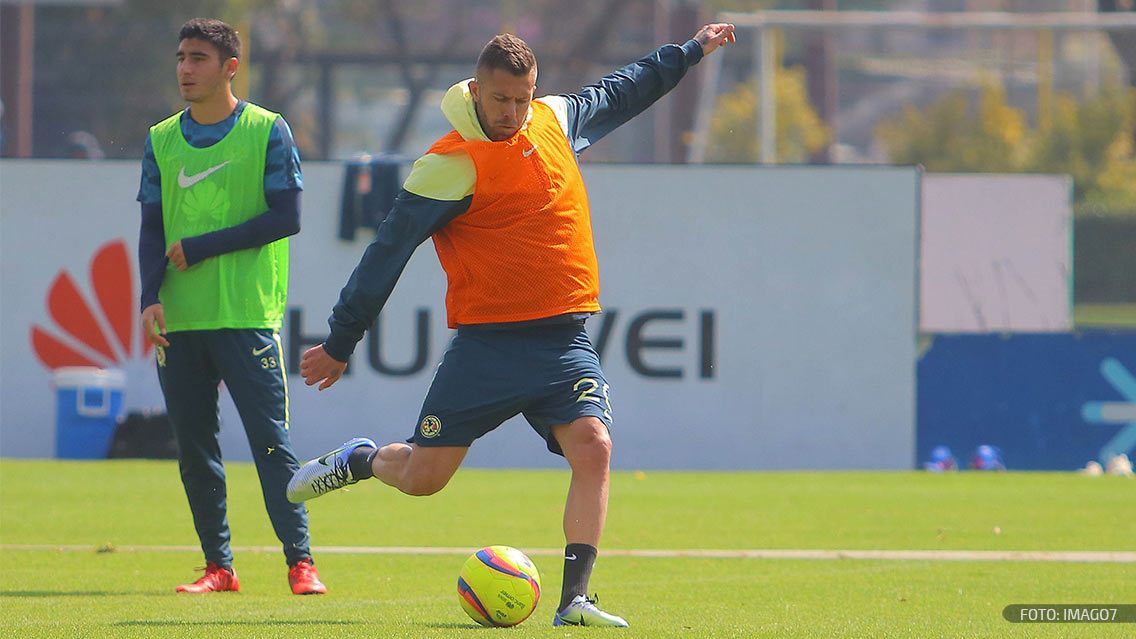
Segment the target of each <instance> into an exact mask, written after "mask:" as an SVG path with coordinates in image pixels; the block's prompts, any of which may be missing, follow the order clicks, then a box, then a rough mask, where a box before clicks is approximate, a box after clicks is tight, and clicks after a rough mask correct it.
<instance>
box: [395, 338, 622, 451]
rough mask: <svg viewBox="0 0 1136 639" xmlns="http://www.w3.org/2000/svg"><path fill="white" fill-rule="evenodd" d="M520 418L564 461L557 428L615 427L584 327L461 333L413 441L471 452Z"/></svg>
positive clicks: (440, 370)
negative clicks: (595, 422) (587, 423)
mask: <svg viewBox="0 0 1136 639" xmlns="http://www.w3.org/2000/svg"><path fill="white" fill-rule="evenodd" d="M517 414H524V416H525V419H527V420H528V422H529V424H530V425H531V426H532V427H533V430H535V431H536V432H537V433H539V434H540V436H541V437H543V438H544V440H545V442H547V444H548V450H550V451H552V452H554V453H556V454H558V455H563V454H564V453H563V451H561V450H560V444H559V443H557V441H556V438H555V437H553V435H552V432H551V429H552V427H553V426H556V425H558V424H567V423H570V422H572V421H574V420H576V419H578V418H580V417H597V418H599V419H600V420H601V421H602V422H603V423H604V424H605V425H606V426H607V427H608V428H609V429H610V428H611V423H612V413H611V397H610V388H609V386H608V384H607V380H605V379H604V374H603V370H601V369H600V358H599V355H597V354H596V350H595V348H593V347H592V342H591V340H589V339H588V334H587V331H585V330H584V324H583V322H578V323H570V324H557V325H546V326H531V327H524V328H513V329H502V328H500V327H478V326H462V327H459V328H458V330H457V333H456V334H455V335H454V338H453V341H452V342H450V347H449V348H448V349H447V350H446V352H445V354H444V355H443V356H442V363H441V364H439V365H438V370H437V372H436V373H435V374H434V381H433V382H431V384H430V390H429V391H428V392H427V393H426V399H425V400H424V401H423V403H422V413H421V414H420V415H419V416H418V426H417V427H416V428H415V429H414V436H413V437H411V438H410V439H408V440H407V441H409V442H413V443H415V444H417V445H419V446H469V445H470V444H472V443H473V441H474V440H475V439H477V438H478V437H481V436H482V435H484V434H486V433H488V432H489V431H491V430H493V429H494V428H497V427H498V426H500V425H501V423H502V422H504V421H505V420H507V419H509V418H511V417H513V416H514V415H517Z"/></svg>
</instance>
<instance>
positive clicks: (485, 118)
mask: <svg viewBox="0 0 1136 639" xmlns="http://www.w3.org/2000/svg"><path fill="white" fill-rule="evenodd" d="M733 41H734V27H733V25H729V24H711V25H707V26H704V27H702V29H700V30H699V31H698V33H697V34H695V36H694V38H693V39H691V40H690V41H688V42H687V43H686V44H684V45H682V46H677V45H673V44H668V45H664V46H663V47H660V48H659V49H658V50H656V51H655V52H654V53H652V54H651V55H649V56H647V57H645V58H643V59H642V60H639V61H638V62H635V63H633V64H630V65H628V66H626V67H624V68H622V69H620V70H619V71H617V72H615V73H614V74H612V75H609V76H607V77H605V78H603V79H602V80H600V81H599V82H598V83H597V84H595V85H592V86H589V87H585V88H584V89H582V90H581V91H580V92H579V93H574V94H571V95H558V96H548V97H543V98H540V99H538V100H533V99H532V97H533V92H534V90H535V88H536V76H537V68H536V58H535V57H534V56H533V53H532V50H531V49H529V47H528V45H526V44H525V43H524V42H523V41H522V40H521V39H519V38H517V37H515V36H512V35H499V36H496V37H495V38H493V39H492V40H490V41H489V43H488V44H487V45H485V48H484V49H483V50H482V51H481V55H480V56H479V58H478V60H477V67H476V74H475V77H474V79H472V80H466V81H465V82H461V83H459V84H457V85H455V86H453V87H452V88H450V90H449V92H447V94H446V96H445V97H444V98H443V99H442V111H443V112H444V113H445V114H446V117H447V118H448V119H449V121H450V123H451V124H452V125H453V127H454V131H453V132H451V133H450V134H448V135H446V136H445V137H443V138H442V139H441V140H439V141H438V142H436V143H435V144H434V146H433V147H432V148H431V149H430V150H429V152H428V153H427V154H426V155H425V156H423V157H422V158H420V159H419V160H418V161H417V162H415V163H414V169H413V170H412V171H411V173H410V175H409V176H408V177H407V179H406V182H405V184H404V185H403V190H402V191H401V192H400V193H399V195H398V198H397V199H396V201H395V205H394V207H393V208H392V210H391V212H390V213H389V215H388V216H387V218H386V220H385V221H384V222H383V224H382V225H381V226H380V228H379V231H378V234H377V235H376V237H375V240H374V241H373V242H372V243H371V245H370V246H368V247H367V250H366V252H365V253H364V254H363V257H362V259H361V261H360V262H359V265H358V266H357V267H356V268H355V271H354V273H352V274H351V278H350V279H349V280H348V281H347V285H346V286H345V287H344V288H343V291H342V292H341V293H340V296H339V302H338V303H337V304H336V305H335V308H334V309H333V310H332V315H331V318H330V320H329V323H330V325H331V334H330V335H329V337H328V338H327V340H326V341H325V342H324V343H323V344H322V345H320V346H316V347H315V348H312V349H309V350H308V351H307V352H305V353H304V356H303V359H302V361H301V364H300V372H301V374H303V376H304V380H305V381H306V382H307V384H308V385H313V384H319V385H320V386H319V389H320V390H324V389H326V388H328V387H330V386H331V385H332V384H334V383H335V382H336V381H337V380H338V379H339V378H340V376H341V375H342V374H343V371H344V370H345V368H346V362H347V360H348V357H349V356H350V355H351V353H352V351H353V350H354V349H355V345H356V344H357V343H358V341H359V340H360V339H361V338H362V337H363V333H364V331H365V330H366V328H367V327H368V326H370V325H371V324H372V322H373V321H374V320H375V318H376V317H377V316H378V314H379V311H380V310H381V309H382V307H383V304H384V303H385V302H386V300H387V298H388V297H389V295H390V293H391V290H392V289H393V288H394V285H395V282H396V281H397V280H398V277H399V275H400V274H401V273H402V270H403V268H404V267H405V265H406V263H407V261H408V260H409V259H410V256H411V254H412V253H413V252H414V250H415V248H416V247H417V246H418V245H419V244H421V243H422V242H423V241H425V240H426V238H428V237H431V236H432V237H433V239H434V248H435V249H436V250H437V252H438V259H439V260H440V261H441V263H442V268H443V269H444V270H445V271H446V276H447V279H448V290H447V293H446V312H447V316H448V318H447V319H448V322H449V326H450V328H456V329H457V333H456V334H455V336H454V339H453V341H452V342H451V344H450V346H449V348H448V349H447V351H446V353H445V355H444V356H443V358H442V362H441V364H440V365H439V366H438V370H437V373H436V374H435V377H434V381H433V382H432V383H431V386H430V390H429V392H428V393H427V395H426V399H425V401H424V403H423V406H422V412H421V414H420V416H419V418H418V426H417V428H416V429H415V432H414V435H413V436H412V437H411V438H410V439H409V440H408V441H409V442H410V444H409V445H407V444H404V443H393V444H388V445H386V446H383V447H381V448H380V447H378V446H376V444H375V442H374V441H373V440H371V439H366V438H356V439H353V440H351V441H349V442H347V443H346V444H344V445H343V446H342V447H340V448H339V449H337V450H334V451H332V452H330V453H328V454H326V455H323V456H322V457H319V458H317V459H314V460H312V461H310V462H308V463H306V464H304V466H303V467H302V468H301V469H300V471H299V472H298V473H297V474H296V476H295V477H293V479H292V481H291V482H290V483H289V485H288V498H289V499H291V500H293V501H296V502H300V501H303V500H306V499H311V498H313V497H318V496H320V495H322V494H324V493H326V492H329V491H331V490H335V489H337V488H341V487H343V486H346V485H348V484H352V483H355V482H357V481H359V480H361V479H367V478H369V477H377V478H378V479H380V480H381V481H383V482H384V483H386V484H388V485H390V486H393V487H395V488H397V489H399V490H401V491H402V492H404V493H407V494H410V495H430V494H433V493H436V492H438V491H439V490H441V489H442V488H443V487H444V486H445V485H446V483H447V482H449V480H450V478H451V477H452V476H453V474H454V473H455V472H456V471H457V469H458V466H460V465H461V462H462V460H463V459H464V458H465V455H466V452H467V451H468V450H469V446H470V445H471V444H472V443H473V441H474V440H476V439H477V438H479V437H481V436H482V435H484V434H486V433H488V432H489V431H491V430H493V429H494V428H496V427H497V426H499V425H500V424H501V423H502V422H504V421H505V420H507V419H509V418H510V417H513V416H514V415H517V414H521V413H523V414H524V416H525V418H526V419H527V420H528V422H529V424H530V425H532V427H533V429H534V430H536V432H537V433H538V434H540V435H541V437H543V438H544V439H545V441H546V442H547V444H548V449H549V450H550V451H552V452H553V453H556V454H560V455H563V456H564V457H565V458H566V459H567V461H568V464H569V466H571V468H572V479H571V484H570V485H569V488H568V498H567V503H566V504H565V507H564V535H565V538H566V542H567V546H566V547H565V551H564V584H563V588H562V590H561V600H560V604H559V606H558V607H557V609H556V610H557V612H556V614H555V616H554V617H553V625H557V626H559V625H564V624H570V625H582V626H616V627H626V626H627V622H626V621H624V620H623V619H622V618H621V617H617V616H615V615H612V614H609V613H606V612H604V611H602V610H600V609H598V608H597V607H596V605H595V603H596V602H595V600H593V599H589V598H588V597H587V588H588V579H589V577H590V575H591V572H592V567H593V565H594V563H595V560H596V554H597V550H596V549H597V547H598V546H599V541H600V535H601V533H602V532H603V526H604V519H605V517H606V515H607V497H608V477H609V465H610V460H611V446H612V444H611V439H610V437H609V432H608V429H609V428H610V427H611V425H612V406H611V399H610V388H609V386H608V383H607V381H606V380H605V378H604V374H603V371H602V370H601V369H600V362H599V357H598V356H597V355H596V352H595V349H594V348H593V347H592V344H591V342H590V341H589V339H588V335H587V333H586V332H585V330H584V321H585V320H586V319H587V317H588V316H590V315H591V314H593V313H597V312H599V311H600V305H599V302H598V297H599V273H598V268H597V264H596V254H595V249H594V247H593V244H592V230H591V218H590V213H589V209H588V198H587V194H586V193H585V191H584V182H583V178H582V177H581V175H580V169H579V166H578V165H577V158H576V154H578V153H580V152H581V151H583V150H584V149H586V148H588V146H590V145H591V144H593V143H594V142H595V141H596V140H599V139H600V138H601V137H603V136H604V135H606V134H608V133H610V132H611V131H612V130H613V129H615V128H616V127H618V126H619V125H621V124H623V123H624V122H626V121H628V120H630V119H631V118H632V117H634V116H635V115H637V114H639V113H640V112H642V111H643V110H644V109H646V108H647V107H648V106H650V105H651V104H652V103H654V102H655V101H656V100H658V99H659V98H660V97H662V96H663V95H664V94H665V93H667V92H668V91H670V90H671V89H672V88H673V87H674V86H675V85H676V84H677V83H678V82H679V80H680V79H682V77H683V75H684V74H685V73H686V71H687V69H688V68H690V66H691V65H693V64H695V63H697V62H698V61H699V60H701V59H702V57H703V56H704V55H706V54H708V53H710V52H711V51H713V50H714V49H716V48H718V47H719V46H721V45H723V44H725V43H726V42H733Z"/></svg>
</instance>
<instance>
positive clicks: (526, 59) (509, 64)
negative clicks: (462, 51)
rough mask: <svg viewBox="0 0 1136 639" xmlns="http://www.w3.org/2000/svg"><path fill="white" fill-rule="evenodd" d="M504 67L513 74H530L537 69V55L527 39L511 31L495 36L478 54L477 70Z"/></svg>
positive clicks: (503, 68)
mask: <svg viewBox="0 0 1136 639" xmlns="http://www.w3.org/2000/svg"><path fill="white" fill-rule="evenodd" d="M482 69H486V70H490V71H491V70H493V69H502V70H504V71H508V72H509V73H512V74H513V75H528V74H530V73H532V72H533V71H535V70H536V56H535V55H533V52H532V49H530V48H529V45H527V44H525V41H524V40H522V39H520V38H518V37H517V36H515V35H513V34H511V33H502V34H501V35H497V36H493V39H492V40H490V41H489V42H488V43H487V44H486V45H485V47H484V48H482V49H481V55H479V56H477V70H478V71H480V70H482Z"/></svg>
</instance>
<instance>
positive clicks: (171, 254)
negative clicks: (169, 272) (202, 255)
mask: <svg viewBox="0 0 1136 639" xmlns="http://www.w3.org/2000/svg"><path fill="white" fill-rule="evenodd" d="M166 257H168V258H170V261H171V262H173V263H174V266H176V267H177V270H179V271H184V270H185V269H187V268H189V263H188V262H186V261H185V251H183V250H182V248H181V240H178V241H176V242H174V243H173V245H171V246H170V250H168V251H166Z"/></svg>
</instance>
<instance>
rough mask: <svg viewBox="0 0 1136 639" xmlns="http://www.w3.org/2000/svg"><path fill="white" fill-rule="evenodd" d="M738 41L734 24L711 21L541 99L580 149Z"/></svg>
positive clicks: (576, 149) (574, 144) (570, 139)
mask: <svg viewBox="0 0 1136 639" xmlns="http://www.w3.org/2000/svg"><path fill="white" fill-rule="evenodd" d="M735 41H736V38H735V36H734V25H732V24H721V23H719V24H708V25H706V26H704V27H702V28H701V29H699V30H698V32H697V33H696V34H694V37H693V38H691V39H690V40H688V41H686V43H684V44H682V45H677V44H664V45H663V46H661V47H659V48H658V49H656V50H655V51H653V52H652V53H651V54H650V55H648V56H646V57H644V58H642V59H640V60H637V61H636V62H633V63H631V64H629V65H627V66H625V67H623V68H622V69H619V70H618V71H616V72H614V73H611V74H608V75H606V76H604V77H603V78H601V79H600V80H599V81H598V82H596V83H595V84H591V85H588V86H586V87H584V88H583V89H580V91H578V92H576V93H571V94H567V95H558V96H548V97H544V98H541V100H542V101H544V102H545V103H547V104H548V105H549V106H551V107H552V108H553V110H555V111H557V113H558V114H559V115H560V117H561V119H562V122H563V124H564V126H565V127H566V128H565V134H566V135H567V136H568V139H569V141H570V142H571V143H572V148H573V150H575V151H576V152H577V153H579V152H581V151H583V150H584V149H586V148H588V147H589V146H591V145H592V144H594V143H595V142H596V141H598V140H599V139H600V138H602V137H603V136H605V135H607V134H608V133H611V132H612V131H614V130H615V129H616V128H617V127H619V126H620V125H622V124H623V123H624V122H627V121H628V120H630V119H631V118H633V117H635V116H636V115H639V114H640V113H642V112H643V111H645V110H646V109H647V108H648V107H649V106H651V105H652V104H654V103H655V101H656V100H658V99H659V98H661V97H663V96H664V95H666V94H667V92H668V91H670V90H671V89H673V88H674V87H675V85H677V84H678V83H679V81H680V80H682V78H683V76H685V75H686V72H687V70H688V69H690V67H692V66H694V65H695V64H698V62H699V61H700V60H701V59H702V58H703V57H704V56H706V55H707V54H709V53H710V52H712V51H714V50H715V49H717V48H718V47H720V46H722V45H724V44H727V43H731V42H735Z"/></svg>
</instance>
